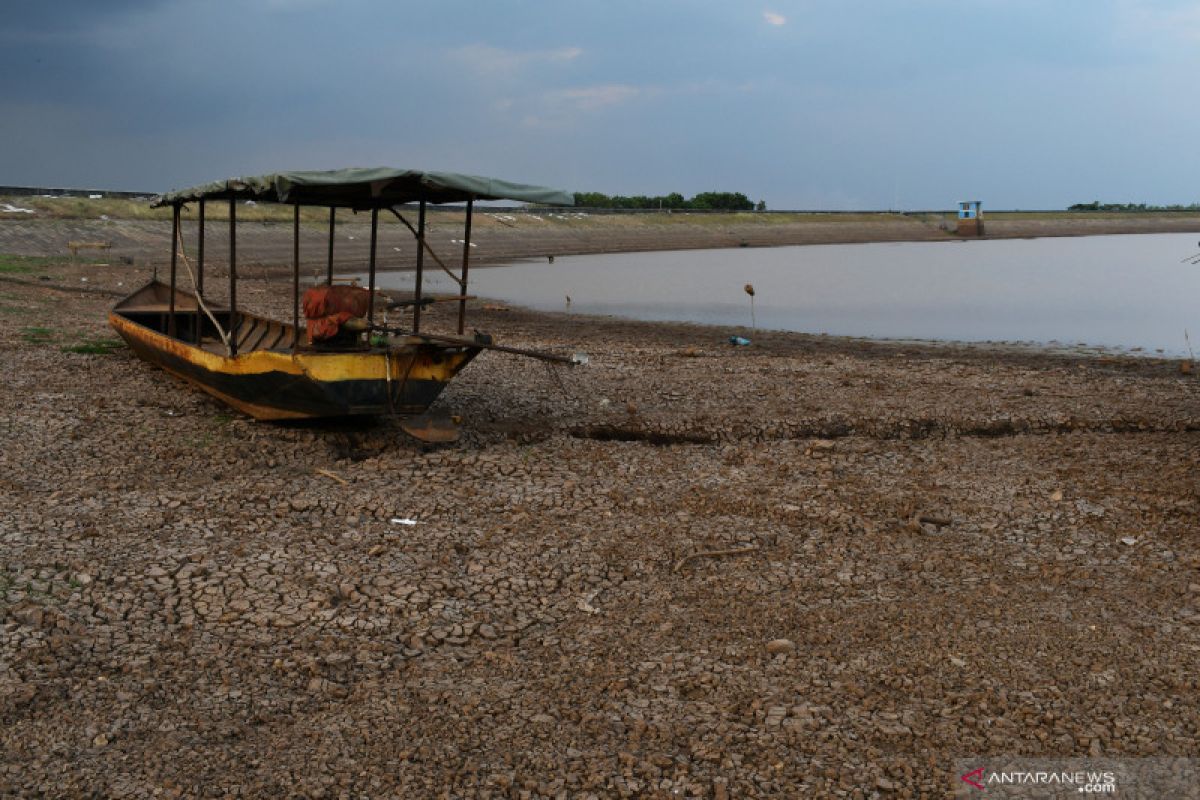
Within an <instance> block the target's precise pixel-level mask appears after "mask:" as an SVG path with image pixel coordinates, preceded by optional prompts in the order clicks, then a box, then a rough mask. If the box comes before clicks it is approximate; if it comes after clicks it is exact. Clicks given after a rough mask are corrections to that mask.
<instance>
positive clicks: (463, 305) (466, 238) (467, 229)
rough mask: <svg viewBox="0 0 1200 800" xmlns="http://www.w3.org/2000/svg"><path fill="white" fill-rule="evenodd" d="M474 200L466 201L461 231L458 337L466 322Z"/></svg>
mask: <svg viewBox="0 0 1200 800" xmlns="http://www.w3.org/2000/svg"><path fill="white" fill-rule="evenodd" d="M474 206H475V200H474V198H472V199H470V200H468V201H467V224H466V225H465V226H464V231H463V262H462V280H460V281H459V289H460V290H461V291H459V294H460V295H462V297H460V298H459V299H458V335H459V336H461V335H462V332H463V327H464V326H465V325H466V322H467V265H468V264H469V263H470V260H471V214H472V213H473V211H474Z"/></svg>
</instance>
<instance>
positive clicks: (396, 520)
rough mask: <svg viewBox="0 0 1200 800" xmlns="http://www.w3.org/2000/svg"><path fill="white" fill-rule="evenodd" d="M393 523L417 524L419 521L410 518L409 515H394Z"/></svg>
mask: <svg viewBox="0 0 1200 800" xmlns="http://www.w3.org/2000/svg"><path fill="white" fill-rule="evenodd" d="M392 524H393V525H416V524H417V521H416V520H415V519H409V518H408V517H392Z"/></svg>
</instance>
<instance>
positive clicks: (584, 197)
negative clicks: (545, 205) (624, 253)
mask: <svg viewBox="0 0 1200 800" xmlns="http://www.w3.org/2000/svg"><path fill="white" fill-rule="evenodd" d="M575 205H576V206H580V207H583V208H662V209H678V210H696V211H700V210H704V211H709V210H716V211H766V210H767V204H766V203H764V202H763V201H762V200H759V201H758V202H757V203H755V202H754V201H753V200H751V199H750V198H749V197H746V195H744V194H742V193H741V192H700V194H698V195H696V196H695V197H693V198H691V199H690V200H689V199H686V198H685V197H684V196H683V195H681V194H680V193H679V192H671V194H668V195H661V196H658V197H647V196H645V195H640V194H639V195H634V196H633V197H625V196H624V195H619V194H614V195H607V194H604V193H602V192H576V193H575Z"/></svg>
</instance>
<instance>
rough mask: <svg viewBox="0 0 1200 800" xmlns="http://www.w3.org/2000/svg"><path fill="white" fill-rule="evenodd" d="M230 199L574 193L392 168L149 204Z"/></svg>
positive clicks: (298, 177)
mask: <svg viewBox="0 0 1200 800" xmlns="http://www.w3.org/2000/svg"><path fill="white" fill-rule="evenodd" d="M229 199H239V200H240V199H245V200H256V201H263V202H268V203H288V204H294V205H301V206H324V207H338V208H353V209H359V210H366V209H371V208H388V207H390V206H395V205H401V204H403V203H410V202H414V201H425V202H429V203H459V202H464V201H468V200H518V201H521V202H526V203H542V204H545V205H553V206H573V205H575V198H574V196H573V195H572V194H570V193H569V192H564V191H562V190H560V189H550V188H548V187H545V186H531V185H529V184H524V183H512V182H510V181H504V180H500V179H498V178H484V177H481V176H478V175H462V174H460V173H456V172H422V171H421V170H415V169H394V168H391V167H351V168H348V169H336V170H305V171H299V172H273V173H270V174H267V175H255V176H253V177H249V178H230V179H228V180H223V181H212V182H211V183H203V184H200V185H199V186H193V187H191V188H189V189H180V190H178V191H174V192H167V193H166V194H164V195H161V196H159V197H157V198H155V200H154V203H153V205H154V207H156V208H157V207H159V206H169V205H178V204H180V203H188V202H192V201H194V200H229Z"/></svg>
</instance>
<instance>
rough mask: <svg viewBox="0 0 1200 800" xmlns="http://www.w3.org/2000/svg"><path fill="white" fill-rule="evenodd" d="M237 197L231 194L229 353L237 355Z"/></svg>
mask: <svg viewBox="0 0 1200 800" xmlns="http://www.w3.org/2000/svg"><path fill="white" fill-rule="evenodd" d="M237 337H238V326H237V198H236V197H234V196H233V195H232V194H231V195H229V354H230V355H231V356H236V355H237Z"/></svg>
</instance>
